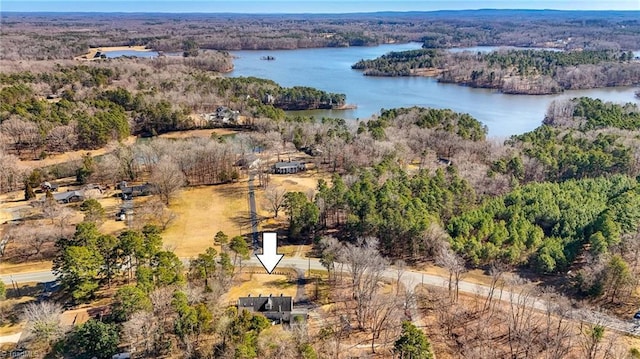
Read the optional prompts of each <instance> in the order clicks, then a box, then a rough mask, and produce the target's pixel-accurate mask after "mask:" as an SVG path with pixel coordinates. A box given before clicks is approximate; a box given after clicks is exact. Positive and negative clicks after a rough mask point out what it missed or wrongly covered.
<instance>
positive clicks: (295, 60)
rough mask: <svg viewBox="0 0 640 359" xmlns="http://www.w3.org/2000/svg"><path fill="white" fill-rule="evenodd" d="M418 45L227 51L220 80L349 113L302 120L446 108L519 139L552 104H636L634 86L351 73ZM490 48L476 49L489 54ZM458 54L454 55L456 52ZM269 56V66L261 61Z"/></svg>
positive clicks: (336, 112) (335, 112) (314, 112)
mask: <svg viewBox="0 0 640 359" xmlns="http://www.w3.org/2000/svg"><path fill="white" fill-rule="evenodd" d="M420 46H421V44H420V43H408V44H392V45H380V46H375V47H347V48H318V49H298V50H269V51H261V50H255V51H254V50H247V51H232V52H231V53H232V55H234V56H236V57H237V58H236V59H234V70H233V71H232V72H230V73H228V74H226V75H225V76H233V77H238V76H255V77H260V78H265V79H270V80H273V81H275V82H277V83H278V84H280V85H281V86H285V87H291V86H310V87H315V88H317V89H320V90H324V91H329V92H337V93H344V94H346V95H347V103H349V104H355V105H357V106H358V107H357V108H356V109H352V110H312V111H294V113H299V114H301V115H305V116H308V115H310V116H314V117H340V118H345V119H367V118H370V117H371V116H372V115H374V114H379V113H380V109H382V108H385V109H389V108H395V107H410V106H422V107H434V108H450V109H452V110H454V111H456V112H463V113H469V114H470V115H472V116H473V117H475V118H476V119H478V120H479V121H481V122H482V123H484V124H485V125H487V127H488V128H489V135H490V136H492V137H507V136H511V135H514V134H521V133H524V132H527V131H531V130H533V129H534V128H536V127H538V126H539V125H540V123H541V122H542V120H543V118H544V114H545V112H546V109H547V107H548V105H549V104H550V103H551V101H553V100H556V99H563V98H573V97H580V96H588V97H593V98H599V99H602V100H603V101H613V102H634V101H635V102H636V103H637V102H638V100H637V99H635V97H634V90H636V89H637V88H633V87H617V88H603V89H591V90H574V91H565V92H564V93H562V94H556V95H505V94H502V93H500V92H498V91H496V90H491V89H476V88H471V87H465V86H459V85H456V84H442V83H438V81H437V80H436V79H434V78H429V77H372V76H363V75H362V72H361V71H358V70H352V69H351V65H353V64H354V63H355V62H357V61H359V60H360V59H373V58H376V57H378V56H381V55H383V54H385V53H387V52H389V51H404V50H414V49H419V48H420ZM491 49H495V47H493V48H492V47H475V48H470V50H472V51H490V50H491ZM460 50H461V49H457V50H456V51H460ZM264 56H273V57H274V58H275V60H274V61H265V60H261V58H262V57H264Z"/></svg>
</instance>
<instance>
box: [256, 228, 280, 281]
mask: <svg viewBox="0 0 640 359" xmlns="http://www.w3.org/2000/svg"><path fill="white" fill-rule="evenodd" d="M256 257H258V260H259V261H260V263H262V266H263V267H264V269H266V270H267V273H269V274H271V272H273V270H274V269H276V266H277V265H278V263H280V260H281V259H282V257H284V254H278V237H277V234H276V233H275V232H265V233H262V254H256Z"/></svg>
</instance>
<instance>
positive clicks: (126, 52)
mask: <svg viewBox="0 0 640 359" xmlns="http://www.w3.org/2000/svg"><path fill="white" fill-rule="evenodd" d="M102 53H103V54H104V55H105V56H106V57H107V58H108V59H113V58H116V57H121V56H131V57H157V56H158V52H156V51H137V50H115V51H103V52H102Z"/></svg>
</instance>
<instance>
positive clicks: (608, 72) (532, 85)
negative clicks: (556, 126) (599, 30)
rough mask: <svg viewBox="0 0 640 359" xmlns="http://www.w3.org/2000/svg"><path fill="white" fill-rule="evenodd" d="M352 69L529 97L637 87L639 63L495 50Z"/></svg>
mask: <svg viewBox="0 0 640 359" xmlns="http://www.w3.org/2000/svg"><path fill="white" fill-rule="evenodd" d="M352 68H354V69H358V70H364V72H363V74H364V75H366V76H414V75H420V74H422V73H423V72H424V70H433V73H432V75H436V76H437V78H438V81H440V82H449V83H456V84H462V85H468V86H471V87H483V88H494V89H499V90H500V91H502V92H504V93H510V94H529V95H531V94H534V95H538V94H550V93H558V92H562V91H564V90H576V89H588V88H596V87H612V86H629V85H634V84H637V83H640V63H638V62H635V61H633V53H632V52H631V51H628V52H624V51H612V50H574V51H568V52H563V51H549V50H524V49H522V50H521V49H518V50H512V49H499V50H497V51H492V52H489V53H480V52H479V53H475V54H474V53H472V52H468V51H464V52H454V53H452V52H446V51H443V50H434V49H422V50H411V51H403V52H391V53H388V54H386V55H383V56H381V57H379V58H377V59H373V60H360V61H358V62H357V63H355V64H354V65H352Z"/></svg>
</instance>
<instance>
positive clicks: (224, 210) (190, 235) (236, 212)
mask: <svg viewBox="0 0 640 359" xmlns="http://www.w3.org/2000/svg"><path fill="white" fill-rule="evenodd" d="M169 209H171V210H172V211H173V212H174V213H175V214H176V215H177V216H178V217H177V218H176V220H175V221H174V222H173V223H172V224H170V225H169V227H168V228H167V230H166V231H165V232H164V233H163V234H162V237H163V239H164V245H165V247H167V248H171V249H173V250H174V251H175V253H176V254H177V255H178V256H179V257H192V256H196V255H197V254H198V253H201V252H203V251H204V249H206V248H207V247H209V246H212V245H213V237H214V235H215V234H216V233H217V232H218V231H223V232H224V233H226V234H227V235H228V236H230V237H233V236H237V235H243V234H247V233H248V232H249V231H250V229H251V226H250V225H249V222H248V220H247V219H248V213H249V204H248V187H247V183H246V181H241V182H236V183H231V184H225V185H220V186H203V187H196V188H189V189H185V190H183V191H182V192H180V194H179V195H178V196H176V199H175V200H173V202H172V203H171V205H170V206H169Z"/></svg>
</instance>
